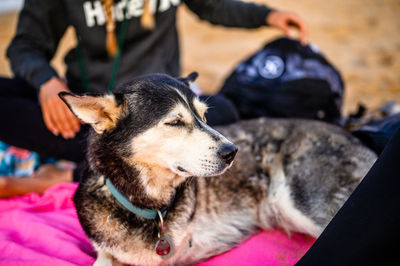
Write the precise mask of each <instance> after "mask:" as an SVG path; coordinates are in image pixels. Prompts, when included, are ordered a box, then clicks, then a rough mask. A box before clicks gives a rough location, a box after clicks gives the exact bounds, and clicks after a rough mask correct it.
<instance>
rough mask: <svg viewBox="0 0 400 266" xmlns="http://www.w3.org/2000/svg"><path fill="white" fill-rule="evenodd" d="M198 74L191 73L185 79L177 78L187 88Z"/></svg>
mask: <svg viewBox="0 0 400 266" xmlns="http://www.w3.org/2000/svg"><path fill="white" fill-rule="evenodd" d="M198 76H199V74H198V73H197V72H192V73H190V74H189V75H188V76H187V77H184V78H178V80H179V81H182V82H183V83H185V84H186V85H187V86H188V87H190V83H192V82H194V81H195V80H196V79H197V77H198Z"/></svg>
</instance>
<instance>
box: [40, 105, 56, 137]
mask: <svg viewBox="0 0 400 266" xmlns="http://www.w3.org/2000/svg"><path fill="white" fill-rule="evenodd" d="M41 107H42V116H43V121H44V124H45V125H46V127H47V129H48V130H50V132H51V133H53V134H54V135H56V136H57V135H58V134H59V133H60V132H59V131H58V130H57V127H56V125H55V124H54V122H53V121H52V119H51V115H50V112H49V110H48V108H47V106H46V104H42V105H41Z"/></svg>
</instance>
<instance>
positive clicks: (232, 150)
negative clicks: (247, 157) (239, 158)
mask: <svg viewBox="0 0 400 266" xmlns="http://www.w3.org/2000/svg"><path fill="white" fill-rule="evenodd" d="M237 151H238V148H237V147H236V146H235V145H233V144H224V145H223V146H221V148H219V150H218V152H217V154H218V157H219V158H221V159H222V160H223V161H224V162H225V163H226V164H228V165H229V164H230V163H231V162H232V161H233V159H234V158H235V155H236V153H237Z"/></svg>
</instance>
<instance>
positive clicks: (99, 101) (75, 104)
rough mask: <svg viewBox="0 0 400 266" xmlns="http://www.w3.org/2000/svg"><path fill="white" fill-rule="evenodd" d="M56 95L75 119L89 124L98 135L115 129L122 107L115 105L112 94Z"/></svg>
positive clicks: (66, 93)
mask: <svg viewBox="0 0 400 266" xmlns="http://www.w3.org/2000/svg"><path fill="white" fill-rule="evenodd" d="M58 95H59V97H60V98H61V99H62V100H63V101H64V102H65V103H66V104H67V106H68V108H69V109H70V110H71V111H72V113H73V114H74V115H75V116H76V117H78V118H79V119H80V120H82V121H83V122H85V123H88V124H90V125H91V126H92V127H93V129H94V130H95V131H96V132H97V133H99V134H101V133H103V132H104V131H105V130H108V129H111V128H113V127H115V126H116V124H117V121H118V118H119V117H120V116H121V113H122V105H121V104H118V103H117V99H116V96H115V95H114V94H107V95H96V96H95V95H75V94H72V93H68V92H60V93H59V94H58Z"/></svg>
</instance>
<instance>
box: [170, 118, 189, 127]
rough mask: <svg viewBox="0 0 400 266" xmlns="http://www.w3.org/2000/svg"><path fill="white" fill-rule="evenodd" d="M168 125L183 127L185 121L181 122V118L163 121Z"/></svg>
mask: <svg viewBox="0 0 400 266" xmlns="http://www.w3.org/2000/svg"><path fill="white" fill-rule="evenodd" d="M165 124H166V125H168V126H173V127H183V126H184V125H185V123H183V122H182V121H181V120H179V119H178V120H174V121H172V122H169V123H165Z"/></svg>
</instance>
